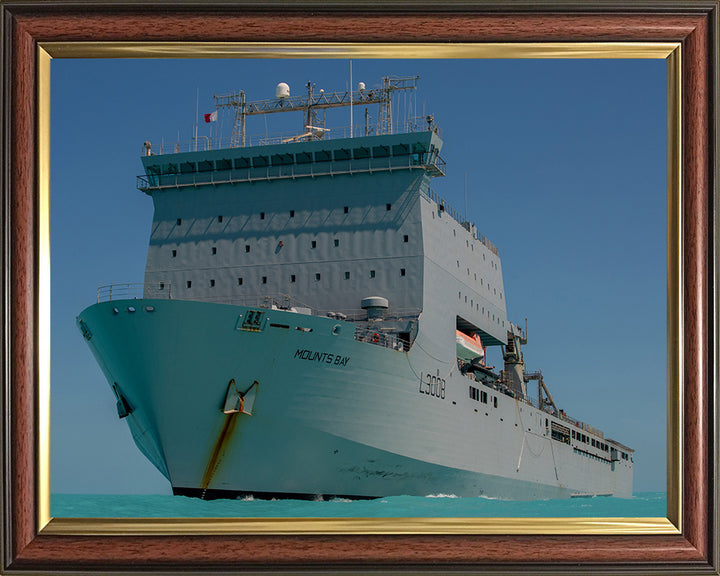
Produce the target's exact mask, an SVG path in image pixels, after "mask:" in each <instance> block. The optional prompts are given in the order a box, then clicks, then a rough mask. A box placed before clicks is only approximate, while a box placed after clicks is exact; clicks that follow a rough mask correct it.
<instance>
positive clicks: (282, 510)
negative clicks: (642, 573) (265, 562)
mask: <svg viewBox="0 0 720 576" xmlns="http://www.w3.org/2000/svg"><path fill="white" fill-rule="evenodd" d="M666 508H667V502H666V496H665V492H641V493H637V494H635V495H633V497H632V498H628V499H623V498H608V497H597V498H571V499H568V500H535V501H531V502H516V501H509V500H495V499H489V498H482V497H478V498H458V497H455V496H452V495H442V494H440V495H433V496H425V497H421V496H392V497H387V498H379V499H377V500H344V499H335V500H329V501H327V502H323V501H318V502H313V501H307V500H270V501H268V500H255V499H252V498H246V499H242V500H211V501H205V500H199V499H197V498H188V497H185V496H166V495H126V494H123V495H98V494H92V495H83V494H53V495H52V496H51V498H50V513H51V515H52V516H54V517H65V518H185V517H187V518H290V517H297V518H409V517H416V518H430V517H440V518H442V517H447V518H503V517H505V518H509V517H518V518H522V517H525V518H563V517H564V518H569V517H585V518H603V517H629V518H658V517H659V518H664V517H666V515H667V514H666Z"/></svg>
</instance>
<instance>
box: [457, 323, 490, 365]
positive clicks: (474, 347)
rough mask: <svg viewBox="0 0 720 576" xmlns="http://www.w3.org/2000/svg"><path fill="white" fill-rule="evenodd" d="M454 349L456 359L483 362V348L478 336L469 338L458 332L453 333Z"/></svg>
mask: <svg viewBox="0 0 720 576" xmlns="http://www.w3.org/2000/svg"><path fill="white" fill-rule="evenodd" d="M455 347H456V349H457V357H458V358H460V359H461V360H467V361H470V360H474V359H475V358H481V359H482V361H483V362H484V361H485V348H484V347H483V345H482V342H481V341H480V336H478V335H477V334H474V335H473V336H470V335H468V334H465V332H460V330H456V331H455Z"/></svg>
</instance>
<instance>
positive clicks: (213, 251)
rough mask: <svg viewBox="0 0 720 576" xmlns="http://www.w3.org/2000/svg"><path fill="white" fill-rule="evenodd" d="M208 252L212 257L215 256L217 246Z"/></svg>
mask: <svg viewBox="0 0 720 576" xmlns="http://www.w3.org/2000/svg"><path fill="white" fill-rule="evenodd" d="M210 252H211V253H212V255H213V256H214V255H215V254H217V246H213V247H212V248H211V249H210Z"/></svg>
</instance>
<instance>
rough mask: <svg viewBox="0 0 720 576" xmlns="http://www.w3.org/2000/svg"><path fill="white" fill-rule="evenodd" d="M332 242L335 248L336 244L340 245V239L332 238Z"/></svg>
mask: <svg viewBox="0 0 720 576" xmlns="http://www.w3.org/2000/svg"><path fill="white" fill-rule="evenodd" d="M333 244H335V248H337V247H338V246H340V240H338V239H337V238H335V240H333Z"/></svg>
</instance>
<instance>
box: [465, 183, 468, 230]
mask: <svg viewBox="0 0 720 576" xmlns="http://www.w3.org/2000/svg"><path fill="white" fill-rule="evenodd" d="M467 221H468V219H467V172H465V222H467Z"/></svg>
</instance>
